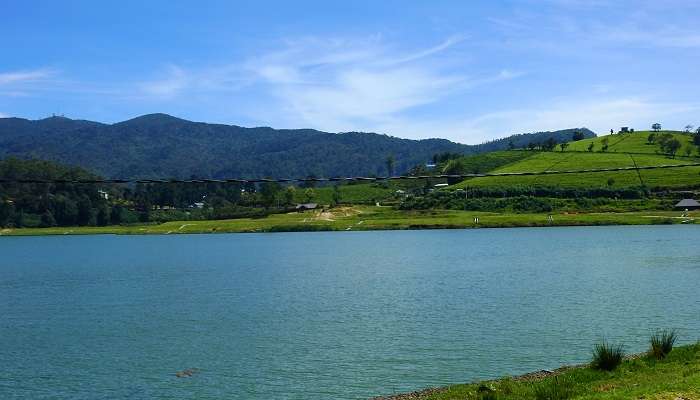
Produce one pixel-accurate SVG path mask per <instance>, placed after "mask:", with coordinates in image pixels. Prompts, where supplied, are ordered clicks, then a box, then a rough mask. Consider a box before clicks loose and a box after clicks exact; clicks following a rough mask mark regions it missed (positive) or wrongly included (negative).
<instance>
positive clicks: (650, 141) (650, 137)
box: [647, 133, 656, 144]
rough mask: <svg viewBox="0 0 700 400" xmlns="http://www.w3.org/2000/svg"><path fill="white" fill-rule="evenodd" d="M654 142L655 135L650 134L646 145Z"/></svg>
mask: <svg viewBox="0 0 700 400" xmlns="http://www.w3.org/2000/svg"><path fill="white" fill-rule="evenodd" d="M655 140H656V133H650V134H649V136H647V143H649V144H654V141H655Z"/></svg>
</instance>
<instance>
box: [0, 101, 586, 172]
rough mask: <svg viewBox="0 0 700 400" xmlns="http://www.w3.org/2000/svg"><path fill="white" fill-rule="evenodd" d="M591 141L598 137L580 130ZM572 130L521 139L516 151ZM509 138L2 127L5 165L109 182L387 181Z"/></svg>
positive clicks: (157, 120)
mask: <svg viewBox="0 0 700 400" xmlns="http://www.w3.org/2000/svg"><path fill="white" fill-rule="evenodd" d="M582 131H583V132H584V133H585V135H586V137H591V136H593V133H592V132H590V131H588V130H587V129H582ZM572 134H573V130H566V131H557V132H545V133H538V134H536V135H537V136H536V137H534V136H532V135H530V134H526V135H516V136H514V137H513V138H514V139H513V140H514V141H515V143H514V145H515V146H516V147H525V146H526V145H527V143H526V142H530V141H532V140H537V141H540V140H542V139H543V138H545V137H550V136H554V137H555V138H557V139H558V140H559V141H566V140H571V136H572ZM513 140H511V138H505V139H501V140H498V141H493V142H489V143H485V144H482V145H473V146H470V145H464V144H459V143H454V142H450V141H449V140H445V139H425V140H409V139H400V138H396V137H391V136H387V135H379V134H375V133H362V132H348V133H340V134H336V133H327V132H321V131H317V130H313V129H293V130H292V129H273V128H268V127H258V128H243V127H240V126H235V125H221V124H207V123H201V122H192V121H186V120H183V119H179V118H175V117H172V116H169V115H165V114H150V115H144V116H141V117H137V118H134V119H131V120H128V121H124V122H120V123H116V124H111V125H110V124H101V123H98V122H91V121H83V120H72V119H68V118H64V117H51V118H46V119H42V120H36V121H31V120H26V119H20V118H2V119H0V159H2V158H6V157H8V156H15V157H20V158H37V159H45V160H52V161H57V162H61V163H63V164H68V165H75V166H80V167H84V168H87V169H89V170H91V171H95V172H96V173H99V174H101V175H104V176H108V177H119V178H134V177H141V178H148V177H151V178H156V177H157V178H163V177H175V178H189V177H191V176H197V177H214V178H217V177H251V178H253V177H266V176H274V177H299V176H310V175H314V176H349V175H372V174H376V175H384V174H386V173H387V158H388V157H389V156H392V157H393V159H394V160H395V163H394V171H395V172H397V173H402V172H405V171H407V170H408V169H410V168H411V167H413V166H415V165H417V164H422V163H425V162H426V161H429V160H431V158H432V156H433V155H434V154H436V153H446V152H449V153H460V154H471V153H477V152H483V151H493V150H502V149H507V148H508V147H509V145H511V142H513Z"/></svg>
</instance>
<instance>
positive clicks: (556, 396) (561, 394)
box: [533, 376, 575, 400]
mask: <svg viewBox="0 0 700 400" xmlns="http://www.w3.org/2000/svg"><path fill="white" fill-rule="evenodd" d="M574 387H575V382H573V381H572V380H571V379H570V378H569V377H566V376H564V377H559V376H555V377H554V379H548V380H545V381H543V382H540V383H538V384H536V385H534V388H533V393H534V395H535V399H536V400H565V399H570V398H571V397H572V396H573V395H574Z"/></svg>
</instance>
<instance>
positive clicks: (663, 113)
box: [379, 97, 700, 144]
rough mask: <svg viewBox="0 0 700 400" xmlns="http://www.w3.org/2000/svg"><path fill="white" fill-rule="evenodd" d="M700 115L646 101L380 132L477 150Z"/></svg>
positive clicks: (405, 123) (407, 122)
mask: <svg viewBox="0 0 700 400" xmlns="http://www.w3.org/2000/svg"><path fill="white" fill-rule="evenodd" d="M698 111H700V102H698V103H667V102H659V101H654V100H652V99H645V98H640V97H628V98H621V99H620V98H604V99H595V98H590V99H588V100H584V101H576V102H571V101H566V100H561V101H553V102H549V103H543V104H540V105H537V106H534V107H528V108H521V109H506V110H501V111H496V112H490V113H485V114H482V115H476V116H473V117H469V118H463V119H452V120H450V119H444V118H440V119H434V120H430V119H393V120H390V121H386V123H384V124H382V125H381V126H379V131H384V132H400V133H401V136H403V137H407V138H413V139H421V138H428V137H440V138H446V139H450V140H453V141H456V142H460V143H467V144H477V143H481V142H484V141H486V140H490V139H495V138H499V137H505V136H508V135H512V134H516V133H526V132H538V131H546V130H559V129H566V128H580V127H587V128H589V129H591V130H593V131H594V132H596V133H599V134H605V133H606V132H608V131H609V130H610V129H618V128H619V127H621V126H630V127H633V128H636V129H638V130H641V129H646V128H649V127H650V126H651V124H652V123H654V122H657V121H658V122H662V123H663V125H664V126H668V127H669V128H675V129H681V128H682V127H683V126H685V124H687V123H692V122H693V121H692V120H688V117H690V116H693V115H695V114H696V113H697V112H698Z"/></svg>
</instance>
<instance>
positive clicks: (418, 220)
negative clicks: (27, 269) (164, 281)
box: [0, 207, 700, 236]
mask: <svg viewBox="0 0 700 400" xmlns="http://www.w3.org/2000/svg"><path fill="white" fill-rule="evenodd" d="M678 214H679V213H678V212H674V211H634V212H598V213H551V214H544V213H537V214H517V213H485V212H484V213H482V212H473V211H454V210H422V211H400V210H393V209H388V210H387V209H386V208H384V207H342V208H339V209H332V210H331V211H326V212H314V213H288V214H273V215H269V216H267V217H264V218H240V219H229V220H183V221H170V222H164V223H159V224H153V223H151V224H149V223H144V224H133V225H108V226H99V227H98V226H81V227H50V228H4V229H0V236H49V235H98V234H114V235H176V234H207V233H209V234H211V233H268V232H350V231H384V230H428V229H484V228H525V227H530V228H534V227H576V226H623V225H697V224H698V223H700V212H698V211H694V212H692V213H690V216H689V217H687V218H683V217H680V216H679V215H678Z"/></svg>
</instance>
